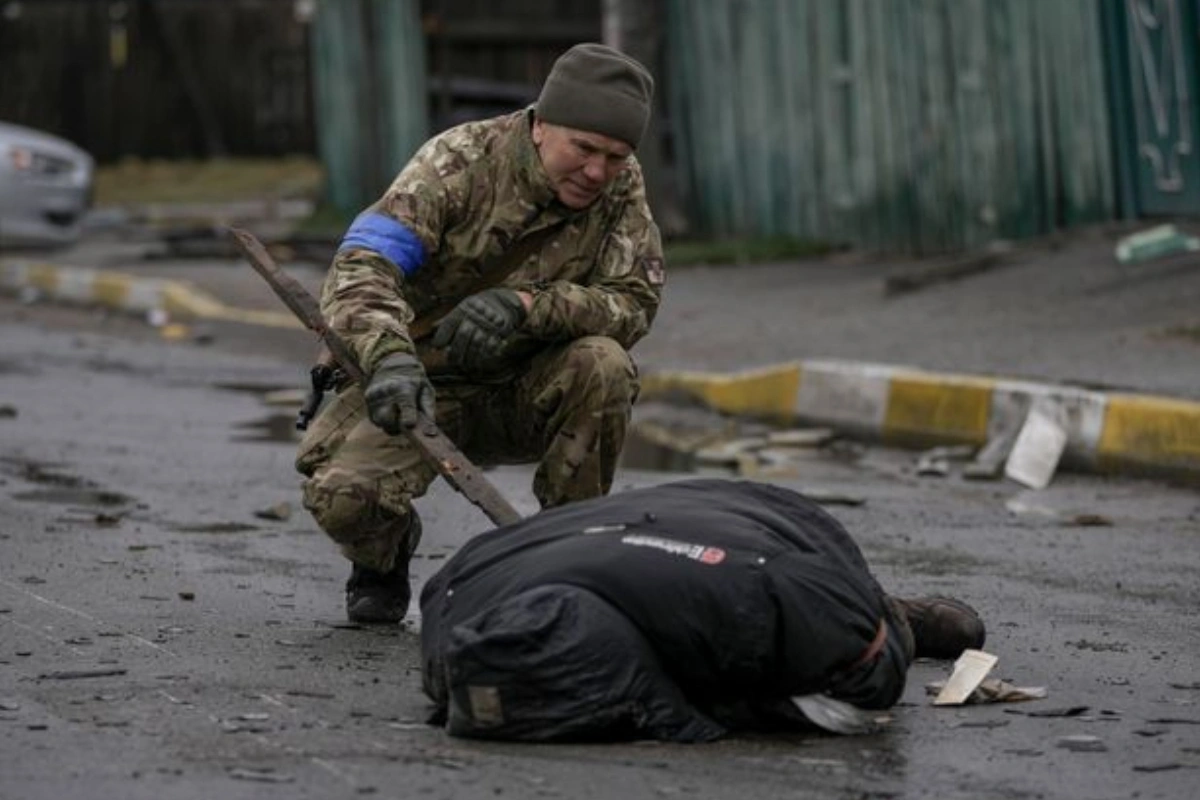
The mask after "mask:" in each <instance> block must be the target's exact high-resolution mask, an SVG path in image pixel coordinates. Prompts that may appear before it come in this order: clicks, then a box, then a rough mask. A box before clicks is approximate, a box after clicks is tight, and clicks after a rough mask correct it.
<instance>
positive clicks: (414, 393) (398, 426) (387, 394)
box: [363, 353, 435, 436]
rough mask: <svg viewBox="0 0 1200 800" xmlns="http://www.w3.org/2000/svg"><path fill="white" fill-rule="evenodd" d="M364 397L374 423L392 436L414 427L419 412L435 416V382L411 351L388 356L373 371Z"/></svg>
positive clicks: (431, 417) (430, 416)
mask: <svg viewBox="0 0 1200 800" xmlns="http://www.w3.org/2000/svg"><path fill="white" fill-rule="evenodd" d="M363 396H364V397H365V398H366V401H367V414H368V415H369V416H370V417H371V422H374V423H375V424H376V425H378V426H379V427H380V428H382V429H383V430H385V431H387V432H388V433H390V434H392V435H393V436H395V435H396V434H398V433H400V432H401V431H402V430H404V429H405V428H412V427H415V426H416V424H417V412H418V411H420V412H421V413H422V414H425V415H426V416H428V417H429V418H430V419H433V415H434V407H435V405H434V394H433V384H431V383H430V382H429V378H427V377H426V376H425V368H424V367H423V366H421V362H420V361H418V360H417V357H416V356H413V355H409V354H408V353H394V354H392V355H390V356H385V357H384V359H383V360H382V361H380V362H379V366H377V367H375V371H374V372H373V373H371V379H370V380H369V381H367V388H366V391H365V392H364V393H363Z"/></svg>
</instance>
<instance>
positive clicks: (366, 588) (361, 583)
mask: <svg viewBox="0 0 1200 800" xmlns="http://www.w3.org/2000/svg"><path fill="white" fill-rule="evenodd" d="M420 541H421V518H420V517H418V516H417V512H416V511H413V512H412V513H411V516H410V517H409V525H408V531H407V532H406V533H405V537H404V544H403V550H402V552H401V553H400V554H399V555H397V557H396V564H395V566H393V567H392V571H391V572H377V571H376V570H373V569H368V568H367V567H364V566H361V565H359V564H351V569H350V579H349V580H348V581H346V616H347V617H349V618H350V621H351V622H360V623H364V624H394V623H397V622H400V621H401V620H403V619H404V615H405V614H407V613H408V601H409V599H410V598H411V597H412V590H411V589H410V588H409V585H408V562H409V561H411V560H412V554H413V553H414V552H415V551H416V549H417V544H418V543H419V542H420Z"/></svg>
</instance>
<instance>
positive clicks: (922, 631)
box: [892, 597, 987, 658]
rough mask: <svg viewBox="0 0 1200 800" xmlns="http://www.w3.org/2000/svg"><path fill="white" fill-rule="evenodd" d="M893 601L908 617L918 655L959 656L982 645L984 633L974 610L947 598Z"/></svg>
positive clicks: (897, 599) (930, 656)
mask: <svg viewBox="0 0 1200 800" xmlns="http://www.w3.org/2000/svg"><path fill="white" fill-rule="evenodd" d="M892 600H893V601H894V602H895V604H896V605H897V606H899V608H900V610H901V611H902V612H903V614H904V616H905V617H906V618H907V619H908V624H909V627H910V628H911V629H912V635H913V645H914V649H915V651H916V657H917V658H958V657H959V656H960V655H961V654H962V651H963V650H966V649H967V648H976V649H977V648H980V647H983V640H984V638H985V637H986V635H987V633H986V631H985V630H984V626H983V620H981V619H980V618H979V615H978V614H977V613H975V609H973V608H971V607H970V606H969V605H967V604H966V603H963V602H960V601H958V600H954V599H952V598H949V597H918V598H915V599H912V600H902V599H900V598H899V597H893V598H892Z"/></svg>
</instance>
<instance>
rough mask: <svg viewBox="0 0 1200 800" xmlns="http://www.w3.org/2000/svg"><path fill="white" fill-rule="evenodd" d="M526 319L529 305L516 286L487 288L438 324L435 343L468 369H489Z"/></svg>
mask: <svg viewBox="0 0 1200 800" xmlns="http://www.w3.org/2000/svg"><path fill="white" fill-rule="evenodd" d="M524 322H525V304H524V303H522V302H521V296H520V295H519V294H517V293H516V292H514V291H513V290H512V289H485V290H484V291H482V292H479V293H478V294H473V295H471V296H470V297H468V298H466V299H464V300H463V301H462V302H460V303H459V304H458V305H457V306H455V307H454V308H453V309H452V310H451V311H450V313H449V314H447V315H446V316H445V318H444V319H443V320H442V321H441V322H439V323H438V326H437V332H436V333H434V335H433V346H434V347H436V348H439V349H445V350H446V355H447V357H448V358H449V359H450V363H451V364H454V365H455V366H457V367H460V368H462V369H463V370H465V371H467V372H475V373H479V372H485V371H487V369H488V368H489V367H490V366H495V362H496V361H497V360H498V359H499V358H500V357H501V356H502V355H503V353H504V347H505V345H506V344H508V342H509V340H510V339H511V338H512V335H513V334H514V333H516V332H517V330H518V329H519V328H520V327H521V325H522V323H524Z"/></svg>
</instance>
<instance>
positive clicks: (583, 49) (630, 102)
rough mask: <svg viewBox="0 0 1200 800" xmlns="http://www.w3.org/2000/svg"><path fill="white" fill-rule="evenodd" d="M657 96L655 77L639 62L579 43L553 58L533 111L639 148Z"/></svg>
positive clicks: (551, 120) (542, 117) (561, 122)
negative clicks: (552, 63)
mask: <svg viewBox="0 0 1200 800" xmlns="http://www.w3.org/2000/svg"><path fill="white" fill-rule="evenodd" d="M653 96H654V79H653V78H651V77H650V73H649V72H647V71H646V68H645V67H643V66H642V65H641V64H639V63H638V62H637V61H635V60H634V59H632V58H630V57H629V56H627V55H625V54H624V53H620V52H618V51H616V50H613V49H612V48H611V47H605V46H604V45H602V44H577V45H575V46H574V47H572V48H571V49H570V50H568V51H567V52H565V53H563V54H562V55H561V56H559V57H558V60H557V61H555V62H554V66H553V67H552V68H551V69H550V75H549V77H547V78H546V83H545V84H544V85H543V86H542V93H541V95H540V96H539V97H538V101H537V106H536V108H535V112H534V113H536V115H537V117H538V118H539V119H542V120H544V121H546V122H549V123H552V124H554V125H565V126H566V127H568V128H577V129H578V130H581V131H589V132H591V133H600V134H603V135H605V136H611V137H612V138H614V139H620V140H621V141H623V142H625V143H627V144H629V145H630V146H631V147H634V148H636V147H637V146H638V142H639V141H641V138H642V134H643V133H644V132H645V130H646V122H647V121H648V120H649V119H650V100H651V98H652V97H653Z"/></svg>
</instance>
